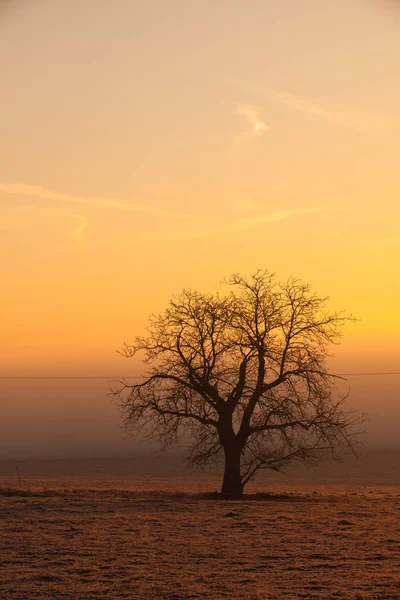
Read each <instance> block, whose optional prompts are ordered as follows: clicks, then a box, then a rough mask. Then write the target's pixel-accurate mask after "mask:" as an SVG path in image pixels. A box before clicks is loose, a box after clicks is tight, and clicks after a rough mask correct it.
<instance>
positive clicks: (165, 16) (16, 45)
mask: <svg viewBox="0 0 400 600" xmlns="http://www.w3.org/2000/svg"><path fill="white" fill-rule="evenodd" d="M396 5H397V2H389V1H388V2H378V1H375V2H374V1H372V0H370V1H369V0H354V1H352V2H349V1H348V0H336V1H335V2H329V1H326V2H321V1H320V0H303V1H302V2H297V1H294V0H270V1H269V2H265V0H225V1H219V2H216V1H215V0H212V1H211V0H202V1H193V2H186V1H183V0H166V1H160V0H136V1H135V2H132V1H131V0H118V1H116V2H112V3H110V2H109V1H107V0H84V1H82V2H79V3H74V2H67V1H66V0H30V1H25V2H24V1H23V0H15V1H11V0H7V1H5V2H3V3H2V4H1V5H0V33H1V35H0V73H1V114H0V122H1V143H0V153H1V155H0V260H1V273H2V280H1V296H2V326H1V331H0V342H1V363H0V374H1V375H2V376H9V375H16V376H26V375H36V376H38V375H75V374H79V375H101V374H105V375H108V374H111V375H113V374H119V373H131V372H133V371H135V369H136V366H134V365H131V364H127V363H125V362H124V361H123V359H122V358H121V357H119V356H118V355H117V354H116V352H115V350H116V349H117V348H119V347H120V346H121V345H122V343H123V342H124V341H127V342H129V341H131V340H132V339H133V337H134V335H136V334H140V333H142V332H143V329H144V327H145V324H146V320H147V316H148V314H149V313H151V312H158V311H160V310H162V309H163V308H164V306H165V304H166V302H167V300H168V299H169V298H170V296H171V295H172V294H174V293H177V292H179V291H180V290H181V289H182V288H183V287H194V288H199V289H200V290H203V291H214V290H216V289H219V288H220V281H221V280H222V278H223V277H224V276H226V275H229V274H230V273H232V272H234V271H240V272H242V273H245V274H248V273H251V272H252V271H254V270H255V269H257V268H259V267H260V268H268V269H269V270H270V271H273V272H275V273H276V274H277V276H278V278H283V279H284V278H286V277H287V276H289V275H296V276H298V277H300V278H302V279H304V280H306V281H308V282H310V283H311V284H312V285H313V288H314V290H315V291H316V292H318V293H319V294H321V295H329V296H330V297H331V307H332V308H333V309H339V308H345V309H347V310H348V311H349V312H352V313H353V314H354V315H355V316H356V317H358V318H359V319H360V322H359V323H357V324H355V325H351V326H349V327H348V329H347V330H346V332H345V334H346V335H345V338H344V341H343V345H342V347H341V348H339V349H337V350H336V355H337V356H336V359H335V362H334V365H335V368H337V369H339V370H341V371H345V372H347V371H363V372H364V371H371V370H372V371H393V370H400V316H399V315H400V312H399V306H400V281H399V259H400V233H399V231H400V229H399V222H400V158H399V157H400V109H399V107H400V76H399V64H400V35H399V28H400V9H399V10H397V6H396Z"/></svg>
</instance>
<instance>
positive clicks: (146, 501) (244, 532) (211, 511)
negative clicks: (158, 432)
mask: <svg viewBox="0 0 400 600" xmlns="http://www.w3.org/2000/svg"><path fill="white" fill-rule="evenodd" d="M3 483H4V481H3ZM271 489H272V491H273V493H272V494H259V495H258V496H253V497H252V498H249V499H245V500H243V501H223V500H220V499H218V498H217V497H216V496H215V495H213V494H212V493H201V491H200V492H196V493H194V492H193V493H190V492H188V491H187V490H186V491H185V492H184V493H174V492H172V491H160V490H156V491H153V492H152V491H146V490H145V489H143V486H142V487H141V489H140V490H139V491H132V490H128V489H114V490H112V489H106V486H105V485H104V486H102V489H100V488H99V486H98V488H97V489H92V490H90V489H85V488H84V487H83V486H82V485H80V486H79V488H77V489H75V490H74V489H73V487H71V486H68V487H67V488H66V489H61V488H60V487H59V488H58V489H44V488H42V489H39V486H32V485H31V486H26V487H25V488H24V485H23V482H21V487H19V486H18V487H17V488H15V489H10V488H6V487H4V486H3V488H2V489H1V490H0V556H1V561H0V564H1V568H0V599H1V600H33V599H38V600H39V599H40V600H50V599H51V600H59V599H60V600H95V599H99V598H101V599H102V600H117V599H118V600H119V599H124V598H125V599H129V600H136V599H138V600H142V599H146V600H147V599H149V600H152V599H154V600H186V599H192V600H195V599H196V600H197V599H198V600H200V599H202V600H207V599H209V600H219V599H223V598H224V599H229V600H236V599H246V600H278V599H282V600H283V599H284V600H297V599H300V598H310V599H318V600H325V599H326V600H327V599H330V600H333V599H339V598H343V599H349V600H350V599H351V600H364V599H365V600H399V599H400V488H399V487H398V486H393V485H390V486H380V487H379V486H378V487H377V486H375V487H373V486H361V487H358V488H354V486H353V487H351V486H347V487H346V486H343V485H341V486H326V485H325V486H322V487H321V486H320V487H318V486H317V487H315V488H314V487H313V486H310V485H307V486H297V487H296V486H295V488H293V489H292V491H288V490H287V488H285V489H283V488H280V487H279V485H277V484H276V485H274V486H272V488H271Z"/></svg>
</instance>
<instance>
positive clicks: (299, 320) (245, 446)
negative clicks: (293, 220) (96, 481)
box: [115, 271, 363, 496]
mask: <svg viewBox="0 0 400 600" xmlns="http://www.w3.org/2000/svg"><path fill="white" fill-rule="evenodd" d="M225 283H227V285H228V286H230V291H229V293H228V294H227V295H225V296H221V295H219V294H202V293H199V292H197V291H193V290H190V289H189V290H184V291H183V292H182V293H181V294H180V295H179V296H177V297H174V298H173V299H172V300H171V301H170V303H169V306H168V308H167V309H166V310H165V312H164V313H163V314H161V315H158V316H152V317H151V318H150V325H149V328H148V335H147V336H146V337H137V338H136V340H135V343H134V344H133V345H125V347H124V349H123V351H122V353H123V355H124V356H126V357H133V356H134V355H136V354H137V353H142V355H143V360H144V362H145V363H146V364H147V366H148V369H147V373H146V375H145V376H144V377H143V381H141V382H140V383H137V384H134V385H130V384H128V383H127V382H126V381H123V382H121V385H120V386H119V389H118V390H116V391H115V394H116V396H117V397H118V399H119V404H120V407H121V410H122V412H123V416H124V423H125V427H126V429H127V430H128V431H130V432H131V433H132V432H135V431H140V430H142V431H145V432H146V433H147V435H148V436H150V437H151V438H153V439H154V438H155V439H157V440H158V441H159V442H160V443H161V444H162V447H163V448H167V447H169V446H171V445H175V444H177V443H178V442H179V440H180V439H182V436H184V437H185V439H189V440H190V441H191V449H190V456H189V461H190V463H191V464H192V465H200V466H202V465H205V464H207V463H209V462H213V461H218V460H219V459H220V458H223V459H224V463H225V469H224V478H223V485H222V493H223V494H224V495H228V496H239V495H241V494H242V491H243V488H244V486H245V485H246V483H247V482H248V481H249V480H250V479H252V478H253V477H254V475H255V473H256V472H257V470H258V469H264V468H269V469H274V470H280V469H282V468H283V467H284V466H285V465H287V464H289V463H291V462H293V461H301V462H303V463H306V464H309V465H310V464H314V463H316V462H318V461H319V460H320V459H321V458H323V457H325V455H326V454H327V453H332V454H334V455H335V456H336V453H337V451H338V449H340V448H343V447H349V448H353V446H354V443H355V438H356V436H357V435H358V434H359V431H358V430H357V425H359V424H360V423H361V422H362V420H363V419H362V417H361V416H358V415H357V414H356V413H354V412H353V411H349V410H346V409H345V407H344V400H345V397H344V396H343V395H340V394H338V392H337V389H336V387H335V380H336V376H335V375H333V374H331V373H330V372H329V369H328V365H327V359H328V358H329V347H330V346H331V345H332V344H335V343H338V341H339V339H340V335H341V328H342V326H343V325H344V323H345V322H346V321H349V320H352V317H351V316H348V315H346V314H344V313H342V312H339V313H338V312H336V313H331V312H328V311H327V310H326V303H327V298H319V297H318V296H316V295H315V294H313V293H312V292H311V289H310V286H309V285H306V284H304V283H302V282H301V281H299V280H297V279H294V278H290V279H289V280H288V281H286V282H284V283H280V282H277V281H276V280H275V277H274V276H273V275H271V274H269V273H268V272H267V271H257V272H256V273H255V274H254V275H253V276H252V277H250V278H248V279H247V278H245V277H243V276H241V275H239V274H235V275H233V276H232V277H231V278H230V279H229V280H228V281H226V282H225ZM188 434H189V435H188Z"/></svg>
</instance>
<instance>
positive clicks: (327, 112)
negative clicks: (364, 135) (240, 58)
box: [231, 80, 400, 133]
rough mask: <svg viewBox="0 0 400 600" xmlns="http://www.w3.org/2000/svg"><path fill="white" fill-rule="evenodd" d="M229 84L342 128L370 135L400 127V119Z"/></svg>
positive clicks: (264, 88)
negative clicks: (336, 108) (336, 107)
mask: <svg viewBox="0 0 400 600" xmlns="http://www.w3.org/2000/svg"><path fill="white" fill-rule="evenodd" d="M231 83H233V84H236V85H239V86H240V87H241V88H243V89H245V90H246V91H247V92H251V93H253V94H256V95H258V96H260V95H261V96H263V97H264V98H266V99H267V100H269V101H271V102H274V103H275V104H278V105H281V106H285V107H287V108H289V109H290V110H294V111H298V112H302V113H305V114H309V115H312V116H314V117H316V118H319V119H322V120H324V121H327V122H330V123H333V124H336V125H340V126H343V127H349V128H352V129H357V130H359V131H364V132H371V133H380V132H388V131H390V130H391V129H392V128H393V126H394V125H397V126H399V125H400V119H399V118H398V117H397V116H395V117H390V116H386V115H379V114H372V113H366V112H363V111H359V110H355V111H348V110H343V111H342V110H335V109H333V108H331V107H328V106H327V105H326V103H325V102H322V101H321V100H320V99H312V98H307V97H305V96H299V95H296V94H292V93H288V92H282V91H279V90H276V89H274V88H271V87H268V86H265V85H260V84H254V83H249V82H243V81H235V80H232V81H231Z"/></svg>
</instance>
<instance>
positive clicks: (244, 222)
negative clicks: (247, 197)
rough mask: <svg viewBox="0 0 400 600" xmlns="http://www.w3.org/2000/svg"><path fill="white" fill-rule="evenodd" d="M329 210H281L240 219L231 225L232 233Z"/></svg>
mask: <svg viewBox="0 0 400 600" xmlns="http://www.w3.org/2000/svg"><path fill="white" fill-rule="evenodd" d="M328 210H330V209H328V208H322V207H321V208H296V209H292V210H281V211H277V212H271V213H266V214H263V215H258V216H254V217H247V218H244V219H238V220H237V221H234V222H233V223H232V224H231V230H232V231H243V230H246V229H250V228H252V227H256V226H257V225H263V224H265V223H273V222H277V221H285V220H286V219H291V218H292V217H297V216H298V215H306V214H312V213H322V212H327V211H328Z"/></svg>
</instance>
